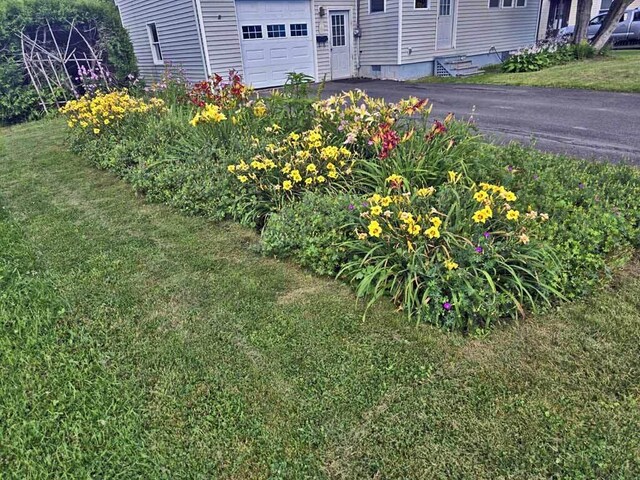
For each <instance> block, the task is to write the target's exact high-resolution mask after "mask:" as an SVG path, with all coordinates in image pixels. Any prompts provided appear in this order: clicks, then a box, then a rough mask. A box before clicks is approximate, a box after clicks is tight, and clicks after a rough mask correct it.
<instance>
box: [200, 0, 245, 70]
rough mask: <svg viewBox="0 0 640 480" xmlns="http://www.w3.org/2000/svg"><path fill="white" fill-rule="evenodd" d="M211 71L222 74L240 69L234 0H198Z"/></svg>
mask: <svg viewBox="0 0 640 480" xmlns="http://www.w3.org/2000/svg"><path fill="white" fill-rule="evenodd" d="M200 5H201V8H202V21H203V23H204V28H205V32H206V37H207V48H208V50H209V60H210V62H211V71H212V72H214V73H218V74H220V75H222V76H225V74H226V73H227V72H228V71H229V70H230V69H234V70H237V71H238V72H239V73H240V74H242V73H243V70H242V51H241V50H240V34H239V32H238V21H237V17H236V4H235V2H234V0H200Z"/></svg>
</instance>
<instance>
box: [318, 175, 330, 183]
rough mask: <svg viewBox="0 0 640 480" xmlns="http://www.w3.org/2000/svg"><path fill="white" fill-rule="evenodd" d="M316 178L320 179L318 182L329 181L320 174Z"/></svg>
mask: <svg viewBox="0 0 640 480" xmlns="http://www.w3.org/2000/svg"><path fill="white" fill-rule="evenodd" d="M316 180H317V181H318V183H324V182H326V181H327V179H326V178H324V177H323V176H322V175H318V176H317V177H316Z"/></svg>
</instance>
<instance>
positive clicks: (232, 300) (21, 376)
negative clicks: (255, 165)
mask: <svg viewBox="0 0 640 480" xmlns="http://www.w3.org/2000/svg"><path fill="white" fill-rule="evenodd" d="M1 135H2V137H1V138H2V144H3V145H2V147H1V148H2V150H0V185H2V187H1V188H0V204H1V206H2V210H1V215H0V262H2V263H0V268H2V269H1V270H0V286H2V289H3V291H2V296H0V320H1V321H2V327H3V330H2V338H0V358H2V361H1V362H0V372H1V376H2V381H1V383H0V438H1V439H2V440H1V441H0V476H2V477H3V478H44V477H51V478H63V477H68V478H71V477H73V478H88V477H95V478H114V477H120V478H140V477H142V478H474V479H483V478H486V479H495V478H526V479H532V478H540V479H542V478H552V477H553V478H611V479H614V478H615V479H623V478H624V479H633V478H638V477H639V476H640V453H639V452H640V438H639V437H638V435H637V432H638V431H640V409H639V408H638V399H639V395H640V390H639V387H638V382H637V379H638V378H639V375H640V341H639V340H640V335H639V332H640V315H638V311H639V309H640V270H639V269H638V267H637V264H635V265H632V266H630V267H629V268H627V269H626V270H625V271H624V272H622V273H621V274H620V275H619V276H618V277H617V279H616V281H615V282H614V283H613V284H612V285H611V286H610V287H609V288H607V289H603V290H601V291H599V292H598V293H597V294H595V295H594V296H593V297H591V298H590V299H589V300H588V301H585V302H582V303H575V304H570V305H565V306H562V307H561V308H559V309H558V310H557V311H554V312H553V313H551V314H548V315H545V316H539V317H529V318H527V319H526V320H524V321H521V322H518V323H512V324H509V325H504V326H501V327H499V328H497V329H496V330H494V331H493V332H492V333H491V334H489V335H488V336H475V337H474V336H463V335H461V334H453V333H446V332H444V331H442V330H440V329H437V328H435V327H430V326H422V325H421V326H415V325H414V324H409V323H408V322H406V318H405V317H404V316H403V315H401V314H398V313H396V312H394V311H393V309H392V308H391V307H390V306H389V304H388V303H387V302H384V301H383V302H379V304H378V305H376V307H375V308H374V309H373V311H372V312H371V313H370V315H369V316H368V317H367V320H366V321H365V322H363V321H362V310H361V307H362V306H360V307H357V306H355V302H354V298H353V295H352V293H351V292H350V290H349V289H348V288H347V287H346V286H343V285H342V284H340V283H338V282H335V281H332V280H329V279H321V278H318V277H315V276H312V275H309V274H307V273H305V272H304V271H302V270H300V269H299V268H298V267H296V266H294V265H292V264H290V263H286V262H279V261H275V260H271V259H267V258H263V257H261V256H260V255H259V254H258V253H255V250H256V249H255V248H254V247H255V246H256V243H257V241H258V236H257V235H256V234H255V233H254V232H252V231H250V230H247V229H244V228H242V227H240V226H238V225H237V224H231V223H222V224H213V223H211V222H210V221H208V220H206V219H204V218H199V217H189V216H183V215H180V214H179V213H177V212H176V211H174V210H172V209H170V208H168V207H163V206H157V205H149V204H146V203H144V201H143V200H142V199H140V198H137V197H136V196H135V195H134V194H133V193H132V192H131V189H130V187H129V186H127V185H126V184H125V183H123V182H121V181H119V180H118V179H116V178H115V177H114V176H112V175H111V174H109V173H105V172H100V171H98V170H96V169H94V168H93V167H92V166H90V165H89V161H88V159H84V158H79V157H77V156H74V155H72V154H70V153H69V152H68V151H67V149H66V148H65V141H64V129H63V126H62V124H61V123H59V122H41V123H31V124H27V125H22V126H18V127H14V128H11V129H5V130H2V131H1Z"/></svg>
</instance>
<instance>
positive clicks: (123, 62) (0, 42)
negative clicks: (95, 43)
mask: <svg viewBox="0 0 640 480" xmlns="http://www.w3.org/2000/svg"><path fill="white" fill-rule="evenodd" d="M71 20H75V21H76V24H86V25H91V26H95V28H96V29H97V32H98V37H99V42H100V47H102V48H104V49H105V51H106V59H107V66H108V68H109V70H110V71H111V73H112V75H113V78H114V80H115V81H116V82H118V83H120V84H125V83H126V81H127V76H128V75H129V74H132V73H135V72H136V70H137V68H136V61H135V56H134V53H133V47H132V45H131V42H130V41H129V37H128V34H127V32H126V31H125V30H124V28H123V27H122V23H121V21H120V17H119V14H118V11H117V9H116V7H115V5H114V4H113V2H111V1H108V0H4V1H3V2H0V91H2V96H1V97H0V124H10V123H16V122H20V121H23V120H27V119H32V118H35V117H37V116H39V115H41V114H42V110H41V107H40V105H39V102H38V98H37V96H36V94H35V91H33V87H32V86H31V85H30V84H29V79H28V76H27V75H26V73H25V72H24V70H23V67H22V59H21V50H20V39H19V37H18V36H17V33H19V32H21V31H23V30H24V31H26V32H30V31H35V30H36V29H37V28H38V27H43V26H46V25H47V21H48V22H49V23H50V24H51V26H52V27H54V28H56V27H64V28H66V27H67V25H68V24H67V22H68V21H71ZM42 93H43V94H45V95H49V92H42ZM60 98H61V97H60ZM53 100H54V99H53V98H52V99H51V101H53Z"/></svg>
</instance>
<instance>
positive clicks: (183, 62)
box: [117, 0, 206, 81]
mask: <svg viewBox="0 0 640 480" xmlns="http://www.w3.org/2000/svg"><path fill="white" fill-rule="evenodd" d="M117 6H118V9H119V10H120V18H121V19H122V24H123V26H124V27H125V28H126V30H127V31H128V32H129V37H130V38H131V43H132V45H133V50H134V52H135V54H136V58H137V61H138V69H139V71H140V75H141V76H142V77H143V78H145V79H148V80H149V79H151V80H154V79H158V78H159V77H160V76H161V75H162V72H163V71H164V66H163V65H155V64H154V63H153V56H152V53H151V44H150V42H149V34H148V32H147V24H148V23H152V22H155V24H156V28H157V30H158V38H159V39H160V47H161V48H162V57H163V59H164V61H165V62H170V63H172V64H173V65H179V66H181V67H182V68H183V69H184V72H185V75H186V76H187V79H189V80H191V81H197V80H200V79H202V78H204V77H206V69H205V65H204V60H203V52H202V43H201V41H200V36H199V31H200V30H199V26H198V22H197V20H196V15H195V10H194V6H193V0H118V1H117Z"/></svg>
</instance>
